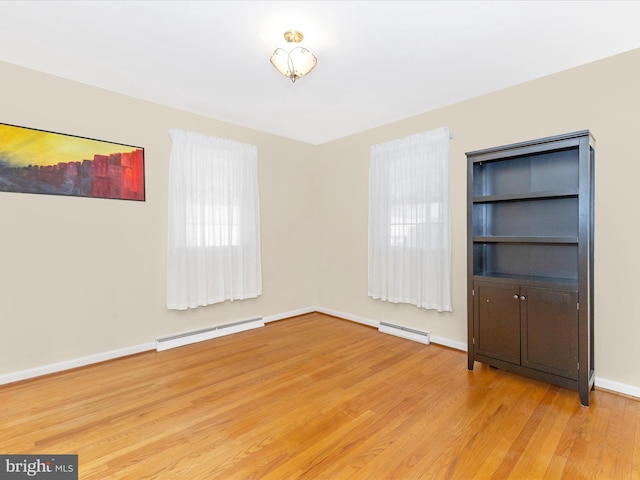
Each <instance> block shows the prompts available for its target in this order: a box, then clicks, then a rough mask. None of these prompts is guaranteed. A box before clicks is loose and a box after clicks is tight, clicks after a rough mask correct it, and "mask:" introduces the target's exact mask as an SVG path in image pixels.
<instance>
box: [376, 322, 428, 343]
mask: <svg viewBox="0 0 640 480" xmlns="http://www.w3.org/2000/svg"><path fill="white" fill-rule="evenodd" d="M378 331H380V332H382V333H388V334H390V335H395V336H396V337H402V338H406V339H407V340H413V341H414V342H420V343H424V344H425V345H429V343H431V332H423V331H421V330H415V329H413V328H409V327H402V326H400V325H394V324H392V323H387V322H380V326H379V327H378Z"/></svg>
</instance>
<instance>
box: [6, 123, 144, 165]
mask: <svg viewBox="0 0 640 480" xmlns="http://www.w3.org/2000/svg"><path fill="white" fill-rule="evenodd" d="M135 149H136V148H135V147H128V146H126V145H118V144H115V143H109V142H101V141H99V140H91V139H88V138H79V137H73V136H69V135H62V134H58V133H50V132H43V131H40V130H31V129H29V128H23V127H15V126H12V125H0V166H2V164H3V163H4V164H5V165H7V166H11V167H26V166H28V165H56V164H58V163H67V162H81V161H82V160H93V156H94V155H109V154H111V153H119V152H130V151H132V150H135Z"/></svg>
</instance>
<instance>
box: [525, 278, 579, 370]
mask: <svg viewBox="0 0 640 480" xmlns="http://www.w3.org/2000/svg"><path fill="white" fill-rule="evenodd" d="M520 293H521V296H522V297H524V299H523V300H521V315H522V365H523V366H525V367H529V368H534V369H536V370H541V371H544V372H549V373H553V374H555V375H560V376H562V377H566V378H571V379H574V380H575V379H577V378H578V369H577V366H578V311H577V302H578V294H577V292H572V291H565V290H554V289H550V288H538V287H522V288H521V289H520ZM522 297H521V298H522Z"/></svg>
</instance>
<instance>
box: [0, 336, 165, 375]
mask: <svg viewBox="0 0 640 480" xmlns="http://www.w3.org/2000/svg"><path fill="white" fill-rule="evenodd" d="M155 348H156V343H155V342H150V343H143V344H141V345H135V346H133V347H127V348H121V349H119V350H112V351H110V352H103V353H97V354H95V355H89V356H87V357H81V358H75V359H73V360H66V361H64V362H58V363H52V364H50V365H43V366H42V367H36V368H30V369H28V370H22V371H19V372H14V373H7V374H4V375H0V385H4V384H7V383H13V382H19V381H21V380H28V379H29V378H35V377H40V376H42V375H49V374H51V373H57V372H62V371H64V370H71V369H73V368H78V367H84V366H86V365H92V364H94V363H100V362H105V361H107V360H113V359H116V358H120V357H126V356H128V355H135V354H136V353H141V352H146V351H148V350H155Z"/></svg>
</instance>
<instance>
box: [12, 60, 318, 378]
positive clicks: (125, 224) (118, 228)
mask: <svg viewBox="0 0 640 480" xmlns="http://www.w3.org/2000/svg"><path fill="white" fill-rule="evenodd" d="M0 78H1V79H2V94H1V95H0V122H5V123H11V124H15V125H20V126H27V127H32V128H39V129H43V130H52V131H56V132H62V133H69V134H73V135H80V136H86V137H91V138H98V139H101V140H109V141H114V142H118V143H125V144H130V145H136V146H142V147H144V148H145V169H146V197H147V198H146V201H145V202H131V201H122V200H105V199H93V198H77V197H58V196H49V195H28V194H18V193H2V192H0V212H1V214H2V227H1V235H0V292H1V293H0V298H1V301H0V322H1V325H2V333H1V337H0V338H1V348H0V375H1V374H4V373H9V372H19V371H23V370H27V369H33V368H36V367H41V366H45V365H50V364H53V363H57V362H65V361H69V360H74V359H78V358H82V357H86V356H92V355H96V354H101V353H103V352H111V351H114V350H119V349H123V348H129V347H132V346H136V345H140V344H145V343H148V342H153V341H154V340H155V339H156V338H157V337H158V336H162V335H166V334H170V333H176V332H184V331H188V330H194V329H198V328H202V327H204V326H210V325H216V324H220V323H228V322H231V321H236V320H242V319H246V318H252V317H255V316H260V315H263V316H268V315H277V314H281V313H283V312H289V311H292V310H296V309H299V308H302V307H308V306H310V305H315V303H316V292H315V278H314V276H313V275H309V272H313V271H314V270H315V265H316V264H315V256H314V255H310V254H309V250H310V249H312V247H313V245H314V242H315V235H314V229H315V225H316V222H315V219H314V218H313V216H312V212H313V211H314V201H315V196H314V184H315V182H314V178H313V169H314V166H315V164H316V163H317V162H316V156H317V150H316V149H315V148H314V147H312V146H310V145H307V144H304V143H300V142H295V141H290V140H287V139H284V138H281V137H276V136H273V135H268V134H264V133H260V132H256V131H253V130H250V129H246V128H241V127H237V126H234V125H230V124H227V123H223V122H219V121H215V120H211V119H207V118H204V117H201V116H197V115H193V114H190V113H185V112H181V111H178V110H174V109H170V108H166V107H163V106H159V105H154V104H151V103H148V102H144V101H141V100H137V99H134V98H130V97H126V96H123V95H117V94H114V93H111V92H106V91H104V90H100V89H97V88H93V87H89V86H86V85H82V84H78V83H75V82H71V81H68V80H64V79H60V78H56V77H52V76H49V75H45V74H42V73H39V72H34V71H31V70H27V69H23V68H20V67H16V66H13V65H8V64H5V63H0ZM170 128H180V129H184V130H191V131H196V132H201V133H205V134H208V135H211V136H217V137H223V138H228V139H232V140H236V141H240V142H246V143H250V144H254V145H257V147H258V168H259V187H260V197H261V214H262V219H261V220H262V233H261V235H262V267H263V295H262V296H261V297H259V298H258V299H255V300H246V301H241V302H240V301H236V302H229V303H225V304H219V305H214V306H209V307H205V308H198V309H195V310H191V311H187V312H176V311H168V310H167V309H166V308H165V269H166V259H165V255H166V253H165V252H166V237H167V219H166V217H167V184H168V164H169V150H170V140H169V136H168V131H169V129H170Z"/></svg>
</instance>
